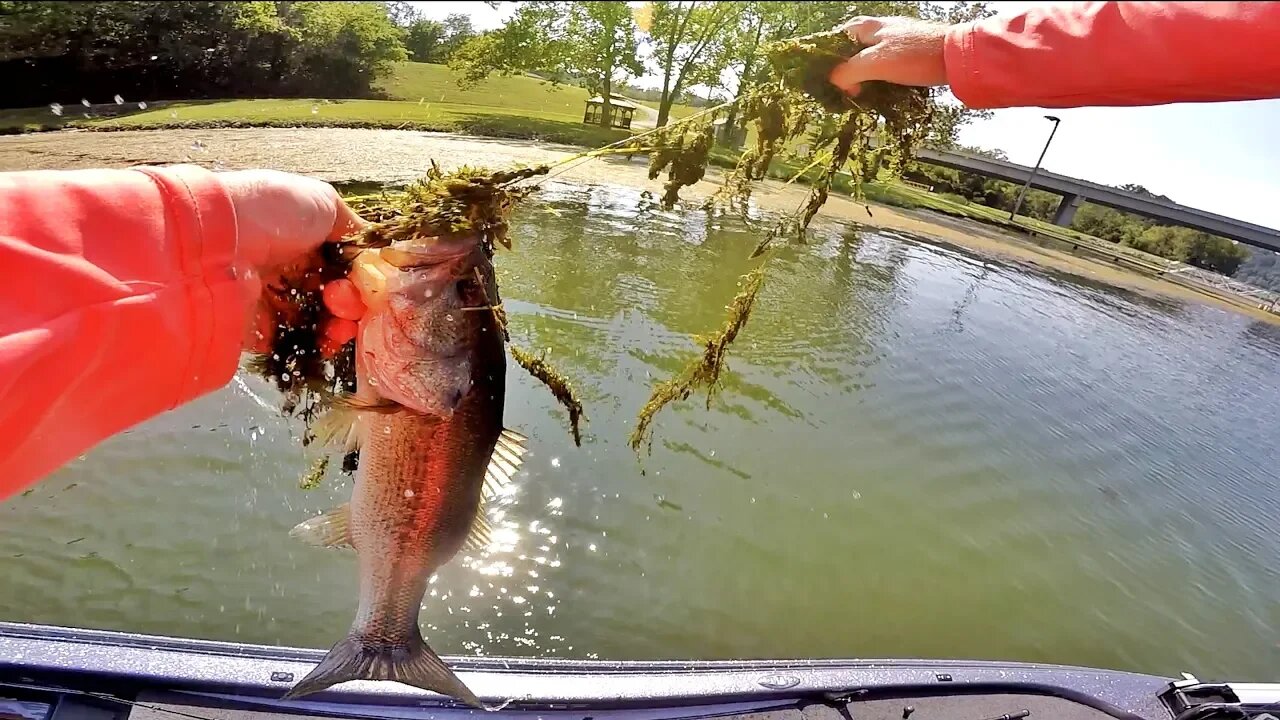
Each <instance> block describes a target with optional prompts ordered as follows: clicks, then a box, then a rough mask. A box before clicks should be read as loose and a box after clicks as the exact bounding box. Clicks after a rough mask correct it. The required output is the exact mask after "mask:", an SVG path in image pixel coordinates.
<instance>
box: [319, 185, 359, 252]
mask: <svg viewBox="0 0 1280 720" xmlns="http://www.w3.org/2000/svg"><path fill="white" fill-rule="evenodd" d="M334 199H335V202H336V203H337V210H338V212H337V215H336V216H335V217H334V220H333V229H331V230H330V231H329V236H328V237H327V238H326V239H327V240H344V239H346V238H347V237H348V236H349V235H354V234H355V233H357V232H359V231H360V230H362V229H364V227H365V225H367V224H368V223H367V222H365V221H364V219H363V218H361V217H360V216H359V215H357V214H356V211H355V210H352V209H351V206H350V205H347V203H346V202H344V201H343V200H342V198H341V197H340V196H338V194H337V192H334Z"/></svg>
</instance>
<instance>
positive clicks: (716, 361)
mask: <svg viewBox="0 0 1280 720" xmlns="http://www.w3.org/2000/svg"><path fill="white" fill-rule="evenodd" d="M763 286H764V265H761V266H760V267H757V268H756V269H755V270H752V271H751V272H749V273H747V274H746V275H745V276H743V283H742V290H741V291H739V292H738V294H737V295H736V296H735V297H734V298H733V302H732V303H730V305H729V317H728V318H727V319H726V320H725V323H724V326H723V327H721V328H720V330H719V331H717V332H716V333H715V334H714V335H711V336H708V337H705V338H699V344H701V345H702V357H700V358H698V359H697V360H696V361H694V362H692V363H690V364H689V365H687V366H685V368H684V370H682V371H681V372H680V374H679V375H677V376H675V377H674V378H671V379H670V380H667V381H665V382H662V383H659V384H658V386H657V387H655V388H654V389H653V394H652V395H651V396H650V397H649V401H648V402H646V403H645V405H644V407H643V408H641V409H640V415H639V416H638V418H637V420H636V426H635V429H634V430H632V431H631V437H630V438H629V440H628V442H629V443H630V445H631V448H632V449H633V450H639V449H640V446H641V445H642V444H644V443H645V442H646V440H647V441H649V442H652V432H651V430H650V425H652V424H653V418H654V416H655V415H657V414H658V411H659V410H661V409H662V408H664V407H666V406H667V405H668V404H669V403H671V402H674V401H676V400H688V399H689V396H690V395H692V394H693V392H694V390H697V389H698V388H700V387H701V388H706V390H707V407H711V401H712V399H714V398H715V394H716V390H717V388H718V386H719V382H720V373H721V372H722V371H723V370H724V359H725V350H726V349H727V348H728V347H729V343H732V342H733V341H734V340H735V339H737V337H738V333H739V332H740V331H741V330H742V328H743V326H744V325H746V324H747V319H748V318H749V317H750V316H751V309H752V307H754V306H755V302H756V296H757V295H759V294H760V288H761V287H763Z"/></svg>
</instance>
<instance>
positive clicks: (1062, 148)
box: [411, 2, 1280, 229]
mask: <svg viewBox="0 0 1280 720" xmlns="http://www.w3.org/2000/svg"><path fill="white" fill-rule="evenodd" d="M411 4H412V5H415V6H417V7H418V8H419V9H420V10H421V11H422V12H423V14H424V15H426V16H427V17H431V18H435V19H443V18H444V17H445V16H446V15H448V14H450V13H456V12H460V13H465V14H467V15H470V16H471V19H472V24H473V25H474V26H475V27H476V28H477V29H491V28H497V27H500V26H501V25H502V23H503V21H504V20H505V19H506V18H507V17H508V16H510V14H511V12H512V3H502V4H501V5H500V6H499V8H498V9H496V10H495V9H494V8H491V7H489V6H488V5H486V4H485V3H483V2H415V3H411ZM1042 4H1046V3H1044V2H999V3H993V6H994V7H995V8H996V9H997V10H998V11H999V12H1000V14H1008V13H1016V12H1021V11H1022V10H1024V9H1026V8H1028V7H1031V6H1034V5H1042ZM636 84H638V85H641V86H643V87H651V86H653V85H655V84H660V78H656V77H653V76H649V77H645V78H640V79H639V80H638V81H636ZM1046 114H1051V115H1056V116H1058V117H1060V118H1062V123H1061V125H1060V126H1059V128H1058V132H1057V134H1056V135H1055V136H1054V138H1053V142H1052V143H1051V144H1050V146H1049V149H1048V151H1047V152H1046V153H1045V158H1044V163H1043V165H1042V167H1043V168H1044V169H1046V170H1050V171H1052V172H1056V173H1060V174H1062V175H1067V176H1070V177H1075V178H1080V179H1084V180H1091V181H1093V182H1099V183H1104V184H1107V185H1120V184H1123V183H1137V184H1139V185H1143V186H1145V187H1146V188H1147V189H1148V190H1151V191H1152V192H1155V193H1158V194H1161V195H1167V196H1168V197H1170V198H1172V199H1173V200H1174V201H1175V202H1178V203H1181V204H1183V205H1187V206H1190V207H1194V208H1199V209H1202V210H1207V211H1209V212H1215V213H1219V214H1221V215H1226V216H1228V217H1234V218H1239V219H1241V220H1245V221H1248V222H1253V223H1257V224H1259V225H1265V226H1267V227H1272V228H1277V229H1280V132H1277V131H1276V128H1280V100H1256V101H1251V102H1233V103H1184V104H1176V105H1161V106H1155V107H1142V108H1074V109H1065V110H1063V109H1056V110H1051V111H1049V110H1044V109H1040V108H1009V109H1003V110H996V111H995V112H994V116H993V117H992V118H991V119H989V120H983V121H978V122H975V123H973V124H971V125H969V126H967V127H965V128H964V129H963V130H962V131H961V133H960V142H961V144H964V145H974V146H978V147H983V148H991V149H995V148H999V149H1001V150H1004V151H1005V152H1006V153H1007V154H1008V156H1009V159H1010V160H1011V161H1013V162H1016V163H1022V164H1025V165H1034V164H1035V161H1036V158H1037V156H1038V155H1039V154H1040V151H1041V150H1042V149H1043V148H1044V143H1045V141H1046V140H1047V139H1048V137H1049V131H1050V130H1051V129H1052V126H1053V124H1052V123H1051V122H1050V121H1048V120H1045V119H1044V116H1045V115H1046Z"/></svg>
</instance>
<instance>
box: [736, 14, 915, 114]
mask: <svg viewBox="0 0 1280 720" xmlns="http://www.w3.org/2000/svg"><path fill="white" fill-rule="evenodd" d="M885 4H890V3H885ZM849 15H850V6H849V4H848V3H844V2H822V1H820V2H796V3H789V2H744V3H742V6H741V8H740V9H739V12H738V13H737V17H736V22H735V23H733V24H732V25H731V26H730V27H729V28H728V30H727V32H726V33H725V36H724V38H723V40H722V42H721V44H720V50H719V57H718V58H717V60H716V62H717V64H719V65H721V67H723V68H726V69H727V70H728V71H729V73H730V76H731V77H732V78H733V85H734V86H735V95H734V100H736V101H739V102H736V103H734V105H733V106H732V107H730V108H729V114H728V118H727V124H728V125H729V126H731V127H732V126H733V125H735V124H736V123H737V122H738V119H737V118H738V112H739V105H740V104H741V103H740V101H741V100H742V98H743V96H744V95H746V93H748V92H750V90H751V88H753V87H754V86H755V85H756V83H757V82H758V81H759V80H760V79H761V77H762V76H763V73H764V70H765V68H764V51H765V47H766V46H767V45H768V44H769V43H771V42H775V41H778V40H784V39H786V38H790V37H796V36H799V35H805V34H808V33H812V32H818V31H819V30H829V29H831V27H832V26H833V25H835V24H836V23H838V22H840V20H842V19H844V18H846V17H848V16H849ZM744 129H745V128H744Z"/></svg>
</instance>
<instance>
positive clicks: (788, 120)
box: [252, 32, 933, 484]
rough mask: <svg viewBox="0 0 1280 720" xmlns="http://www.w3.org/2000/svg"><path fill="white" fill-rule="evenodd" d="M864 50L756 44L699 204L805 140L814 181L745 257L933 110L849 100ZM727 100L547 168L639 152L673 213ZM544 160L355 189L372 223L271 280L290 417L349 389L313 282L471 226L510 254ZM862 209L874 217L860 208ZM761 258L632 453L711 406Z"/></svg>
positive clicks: (806, 215) (554, 387)
mask: <svg viewBox="0 0 1280 720" xmlns="http://www.w3.org/2000/svg"><path fill="white" fill-rule="evenodd" d="M862 49H863V48H862V47H861V46H860V45H858V44H857V43H855V42H854V41H853V40H851V39H850V38H849V37H847V36H846V35H845V34H844V33H841V32H826V33H816V34H813V35H807V36H804V37H798V38H793V39H791V40H784V41H781V42H776V43H773V44H771V45H769V46H768V47H767V48H766V51H765V55H766V58H767V63H766V64H765V68H764V70H763V72H762V73H761V74H760V76H758V77H756V78H755V79H754V80H755V82H754V85H753V86H752V87H751V89H749V90H748V91H747V92H745V93H743V95H742V96H741V97H740V98H739V102H740V104H741V106H740V110H741V112H742V117H743V119H744V121H745V122H748V123H750V124H751V125H752V126H753V128H754V130H755V143H754V144H753V145H752V146H751V147H749V148H748V149H747V150H746V151H744V152H743V153H742V154H741V155H740V156H739V158H738V161H737V164H736V165H735V167H734V168H733V169H732V170H731V171H730V172H729V173H728V174H727V176H726V177H725V179H724V181H723V182H722V183H721V187H720V188H719V190H717V192H716V193H715V194H714V195H713V196H712V197H711V198H709V199H708V200H707V202H706V203H705V205H704V209H706V210H707V211H708V212H711V211H714V210H715V209H716V207H717V206H726V205H727V206H728V207H734V206H737V207H739V208H740V209H742V210H743V211H744V216H745V210H746V208H747V203H748V202H749V199H750V194H751V191H752V186H753V184H754V183H755V182H756V181H759V180H762V179H763V178H765V177H766V176H767V175H768V173H769V171H770V169H771V165H772V163H774V161H775V159H776V158H778V157H780V153H789V152H792V150H793V149H799V148H803V149H804V150H803V151H801V152H799V153H797V155H800V156H801V157H799V158H798V160H799V162H801V163H802V164H803V169H801V170H800V171H799V172H795V173H794V175H793V176H792V177H791V179H790V180H789V181H788V183H790V182H794V181H795V180H797V179H800V178H802V177H805V178H808V179H809V181H810V185H811V187H810V190H809V193H808V195H807V197H806V199H805V201H804V202H803V203H801V204H800V206H799V207H797V208H796V210H795V211H794V212H793V213H790V214H788V215H784V216H782V217H781V218H778V219H776V221H775V222H774V223H773V224H772V225H771V227H769V228H768V229H766V230H764V231H763V232H762V238H761V240H760V241H759V243H758V244H757V245H756V246H755V247H754V250H753V251H752V252H751V257H753V258H754V257H761V256H764V255H766V254H767V253H768V252H770V250H771V248H772V244H773V243H774V241H776V240H778V239H780V238H784V237H786V238H790V239H791V240H792V241H793V242H803V241H804V235H805V232H806V229H807V228H808V226H809V224H810V222H811V221H812V220H813V218H814V217H815V215H816V214H817V213H818V211H819V210H820V209H821V207H822V206H823V205H824V204H825V203H826V202H827V200H828V199H829V197H830V194H831V191H832V189H833V188H834V187H835V181H836V180H837V179H838V178H840V179H842V180H843V178H842V177H841V176H842V175H843V174H846V173H847V175H848V180H849V187H850V188H851V195H852V198H853V199H854V200H862V199H863V198H862V185H863V183H865V182H867V181H870V180H874V179H875V178H874V176H875V173H876V171H877V169H878V168H879V167H880V166H881V164H882V161H883V160H884V159H885V158H886V157H887V158H888V159H889V161H890V162H889V168H890V169H891V170H893V171H895V172H897V171H900V169H901V167H902V165H903V163H904V162H905V161H906V160H907V159H908V158H909V157H910V156H911V154H912V152H913V151H914V147H915V145H916V143H918V142H919V140H920V138H921V137H923V135H924V133H925V132H926V131H927V130H928V128H929V126H930V123H931V122H932V119H933V110H932V106H931V104H930V102H929V93H928V91H927V90H925V89H922V88H908V87H903V86H899V85H892V84H889V83H881V82H869V83H864V84H863V89H862V91H861V92H860V93H859V94H858V95H857V96H856V97H854V98H850V97H848V96H846V95H845V94H844V93H843V92H841V91H840V90H838V89H837V88H835V87H834V86H832V85H831V84H830V83H829V82H828V81H827V78H828V76H829V74H830V72H831V69H832V68H834V67H835V66H836V64H837V63H840V62H843V61H844V60H845V59H846V58H848V57H850V56H852V55H853V54H855V53H857V52H859V51H861V50H862ZM730 104H732V103H725V104H723V105H720V106H717V107H714V108H709V109H707V110H704V111H701V112H699V113H695V114H694V115H691V116H689V117H687V118H684V119H682V120H678V121H676V122H674V123H672V124H670V125H667V126H666V127H663V128H658V129H655V130H651V131H649V132H646V133H641V134H639V135H637V136H635V137H633V138H629V139H627V140H625V141H621V142H619V143H613V144H611V145H608V146H605V147H603V148H598V149H595V150H590V151H586V152H583V153H580V154H579V155H575V156H573V157H571V158H568V159H566V160H564V161H561V162H560V163H557V165H556V167H560V166H563V165H566V164H569V163H573V162H585V161H586V160H587V159H589V158H593V157H599V156H602V155H606V154H625V155H627V156H628V157H631V156H633V155H635V154H640V153H646V154H648V156H649V177H650V179H657V178H658V176H659V175H661V174H662V173H663V172H664V171H666V173H667V182H666V184H665V188H664V189H665V192H664V194H663V197H662V204H663V206H664V207H667V208H670V207H672V206H674V204H675V203H676V202H677V201H678V200H679V193H680V191H681V189H683V188H685V187H689V186H691V185H694V184H696V183H697V182H699V181H700V180H702V179H703V178H704V176H705V173H706V169H707V165H708V163H709V161H710V159H711V155H712V152H711V151H712V147H713V145H714V144H715V136H716V125H717V123H716V119H717V118H718V117H720V116H721V115H722V114H723V113H724V112H725V110H726V108H727V107H728V106H729V105H730ZM815 128H816V129H815ZM876 135H879V136H880V137H881V138H882V140H881V142H879V143H878V145H879V146H878V147H874V148H873V147H872V137H873V136H876ZM551 169H552V168H549V167H546V166H540V167H534V168H520V169H516V170H511V171H503V172H491V171H486V170H481V169H478V168H460V169H458V170H455V171H452V172H449V173H445V172H442V171H440V169H439V168H438V167H436V166H435V164H434V163H432V168H431V170H430V172H428V173H427V175H426V177H425V178H423V179H422V180H421V181H419V182H417V183H414V184H412V185H410V186H409V187H408V188H406V189H405V190H404V191H403V192H402V193H399V194H396V195H388V194H378V195H367V196H360V197H356V198H351V199H350V202H351V204H352V206H353V207H355V208H356V209H357V211H358V212H360V213H361V214H362V215H363V216H365V217H367V218H368V219H370V220H372V221H374V223H375V224H374V225H372V226H371V227H369V228H368V229H366V230H364V231H363V232H361V233H359V234H358V235H357V236H355V237H353V238H351V239H349V240H348V241H347V242H345V243H341V244H338V245H337V246H335V248H326V253H325V255H324V256H323V257H322V258H320V259H319V261H318V262H316V263H314V267H313V268H312V271H311V274H309V275H304V276H303V277H301V278H300V279H297V280H295V281H290V282H288V283H286V284H285V285H284V286H283V287H279V288H274V289H273V295H272V297H273V298H274V299H275V301H277V302H279V303H280V304H281V306H282V307H284V308H286V309H288V310H290V312H291V314H290V315H289V318H290V319H289V320H288V322H286V323H283V324H282V327H281V330H282V332H280V333H278V335H277V338H276V343H275V347H273V348H272V352H270V353H268V354H266V355H264V356H262V357H258V358H255V359H254V363H253V364H252V367H253V368H254V370H255V371H256V372H258V373H259V374H260V375H262V376H263V377H266V378H268V379H269V380H271V381H272V382H273V383H275V384H276V386H277V387H278V388H279V389H280V390H281V391H282V392H285V394H286V398H287V400H286V407H287V408H288V409H287V410H286V412H290V413H293V412H295V411H297V409H298V408H299V407H302V411H301V414H304V415H306V416H308V417H309V415H310V414H311V413H312V412H313V410H314V407H315V406H316V405H317V404H323V403H324V402H326V400H327V398H329V397H331V396H332V394H333V393H335V392H340V391H342V390H343V389H344V388H347V387H349V386H354V363H353V358H354V354H353V346H352V345H348V346H347V347H345V348H343V352H342V353H341V354H340V355H339V356H338V358H336V359H335V360H334V361H333V362H331V363H324V362H323V361H322V360H321V359H320V357H319V353H318V348H317V347H316V341H317V338H316V329H317V328H318V327H319V325H318V323H319V321H320V318H321V306H320V288H321V287H323V283H324V282H326V281H328V280H329V279H332V278H333V277H340V276H342V275H344V274H345V273H346V272H348V271H349V269H350V262H351V259H352V258H353V257H354V254H355V251H358V250H359V249H360V248H364V247H384V246H386V245H388V244H390V243H392V242H395V241H397V240H402V239H411V238H414V237H420V236H439V235H446V234H453V233H478V234H479V235H480V236H481V237H482V238H483V239H484V242H485V247H486V249H487V250H488V251H489V252H490V253H492V251H493V246H494V244H495V243H497V244H501V245H503V246H504V247H506V248H508V249H510V248H511V241H510V238H509V237H508V232H509V225H508V218H509V215H510V212H511V209H512V207H513V206H514V205H515V204H516V203H517V202H519V201H520V200H521V199H522V198H524V197H525V196H526V195H527V194H528V193H529V192H532V191H533V190H534V189H536V187H537V186H536V184H531V185H518V183H520V182H521V181H522V180H527V179H530V178H535V177H538V176H544V179H545V176H548V175H549V171H550V170H551ZM567 169H568V168H567V167H566V168H564V169H563V170H560V171H559V172H563V171H564V170H567ZM812 172H816V176H815V177H809V174H810V173H812ZM867 212H868V213H870V207H867ZM766 267H767V261H766V262H764V263H761V264H760V265H759V266H757V267H756V268H755V269H754V270H752V271H751V272H749V273H747V274H746V275H744V276H743V277H742V278H741V280H740V283H739V284H740V286H741V290H740V291H739V293H738V294H737V296H736V297H734V299H733V301H732V302H731V303H730V304H729V306H728V317H727V318H726V319H725V322H724V324H723V325H722V327H721V328H720V329H719V330H718V331H717V332H715V333H714V334H712V335H709V336H706V337H701V338H698V339H697V340H698V344H699V345H700V347H701V350H702V352H701V354H700V356H699V357H698V358H696V359H695V360H693V361H692V362H690V363H689V364H688V365H687V366H685V367H684V368H683V369H682V370H681V371H679V372H678V373H676V374H675V376H673V377H672V378H671V379H669V380H666V381H664V382H660V383H658V384H657V385H655V387H654V388H653V390H652V395H651V396H650V398H649V400H648V401H647V402H646V403H645V405H644V407H643V408H641V410H640V412H639V413H638V415H637V418H636V425H635V428H634V429H633V432H632V433H631V436H630V439H629V442H630V445H631V446H632V448H634V449H637V450H638V449H639V448H640V447H641V446H642V445H645V444H646V441H648V443H649V444H650V445H651V443H652V426H653V422H654V418H655V416H656V415H657V414H658V412H660V411H661V410H662V409H663V408H664V407H666V406H667V405H669V404H670V403H672V402H675V401H678V400H686V399H688V398H689V397H690V396H691V395H692V394H693V393H694V392H695V391H697V390H699V389H705V390H706V392H707V403H708V405H710V403H711V401H712V400H713V398H714V397H715V394H716V392H717V389H718V387H719V382H720V376H721V373H722V372H723V369H724V363H725V356H726V353H727V350H728V347H729V345H731V344H732V343H733V342H734V341H735V340H736V339H737V337H738V335H739V334H740V332H741V331H742V330H743V328H744V326H745V325H746V323H747V321H748V319H749V318H750V315H751V311H752V309H753V307H754V305H755V301H756V298H757V296H758V295H759V292H760V289H761V287H762V286H763V284H764V279H765V269H766ZM491 305H492V306H493V308H494V313H495V316H496V317H497V319H498V322H499V324H500V326H501V327H502V328H503V330H504V335H505V330H506V322H505V315H504V314H503V311H502V303H501V299H500V298H492V299H491ZM511 352H512V355H513V357H514V358H515V360H516V362H517V363H519V364H520V365H521V366H522V367H524V368H525V369H526V370H527V371H528V372H529V373H530V374H531V375H533V376H534V377H535V378H537V379H538V380H539V381H540V382H542V383H543V384H545V385H546V386H547V387H548V388H549V389H550V390H551V393H552V395H554V396H555V398H556V400H557V401H558V402H560V403H561V404H562V405H563V406H564V407H565V409H566V410H567V411H568V413H569V424H570V429H571V432H572V433H573V437H574V442H575V443H577V444H581V437H582V436H581V430H580V428H579V424H580V421H581V419H582V418H583V417H584V413H583V408H582V403H581V401H580V400H579V399H578V397H577V396H576V394H575V393H574V392H573V390H572V386H571V385H570V383H569V382H568V380H567V379H566V378H565V377H564V376H563V375H562V374H560V373H559V372H557V371H555V370H554V369H552V368H551V367H550V366H549V365H548V364H547V362H546V358H545V357H535V356H533V355H531V354H529V353H527V352H525V351H522V350H519V349H518V348H514V347H513V348H511ZM304 441H305V438H304ZM353 466H354V461H353V460H352V458H351V456H350V455H349V456H348V457H347V458H346V459H345V461H344V470H348V471H349V469H351V468H353ZM323 474H324V467H323V466H320V465H317V467H316V468H315V469H313V471H312V473H311V474H310V475H309V476H308V478H307V481H306V482H307V484H312V483H314V482H318V481H319V478H320V477H321V476H323Z"/></svg>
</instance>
